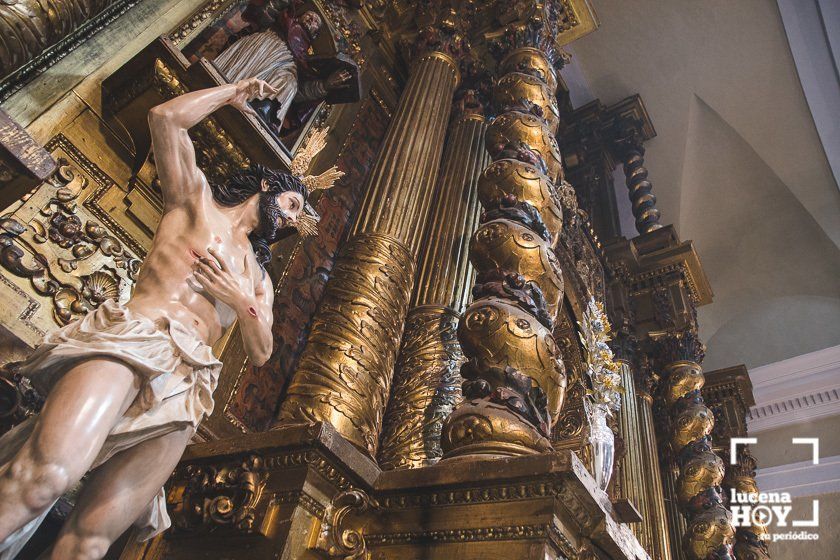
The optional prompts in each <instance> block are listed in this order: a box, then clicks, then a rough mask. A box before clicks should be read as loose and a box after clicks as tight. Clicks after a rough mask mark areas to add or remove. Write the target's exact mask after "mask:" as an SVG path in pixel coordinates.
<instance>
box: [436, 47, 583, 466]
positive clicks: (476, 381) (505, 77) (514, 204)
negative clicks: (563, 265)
mask: <svg viewBox="0 0 840 560" xmlns="http://www.w3.org/2000/svg"><path fill="white" fill-rule="evenodd" d="M514 34H515V32H514ZM509 44H515V45H517V49H516V50H514V51H513V52H509V53H504V54H503V56H501V57H500V58H502V63H501V64H500V70H501V77H500V78H499V80H497V81H496V84H495V86H494V90H493V93H492V96H491V99H492V102H493V107H494V109H495V112H496V115H497V117H496V118H495V119H494V120H493V121H492V122H491V123H490V124H489V125H488V128H487V134H486V136H485V143H486V146H487V151H488V153H489V154H490V156H491V158H493V160H494V163H492V164H491V165H490V166H488V167H487V168H486V169H485V171H484V173H483V174H482V176H481V179H480V180H479V187H478V191H479V200H480V202H481V204H482V206H483V208H484V213H483V214H482V217H481V225H480V226H479V228H478V230H477V231H476V232H475V233H474V234H473V237H472V240H471V243H470V261H471V262H472V264H473V266H474V267H475V269H476V271H477V281H476V285H475V287H474V288H473V297H474V301H473V303H472V304H471V305H470V306H469V308H468V309H467V310H466V312H465V313H464V317H463V319H462V320H461V322H460V324H459V326H458V340H459V341H460V343H461V347H462V349H463V351H464V355H465V356H466V358H467V361H466V362H465V363H464V365H463V366H462V368H461V375H462V377H463V378H464V384H463V393H464V401H463V402H462V403H461V404H460V405H458V407H457V408H456V409H455V411H454V412H453V413H452V415H451V416H450V417H449V418H448V419H447V420H446V422H445V423H444V427H443V433H442V441H441V447H442V448H443V451H444V458H445V459H450V458H460V457H467V456H474V455H485V456H488V455H489V456H495V457H502V456H513V455H526V454H531V453H541V452H545V451H549V450H551V449H552V447H551V443H550V440H549V438H550V435H551V430H552V427H553V425H554V424H555V423H556V422H557V421H558V419H559V418H560V413H561V409H562V406H563V401H564V398H565V395H566V383H567V381H566V373H565V368H564V366H563V362H562V359H561V353H560V350H559V348H558V346H557V344H556V343H555V341H554V338H553V336H552V328H553V319H554V317H555V316H556V315H557V311H558V308H559V306H560V304H561V302H562V300H563V277H562V273H561V269H560V263H559V262H558V260H557V258H556V255H555V253H554V244H553V243H554V239H555V236H556V235H558V234H559V232H560V231H561V229H562V225H563V210H564V209H563V207H562V198H561V197H560V196H558V195H557V191H556V189H555V183H557V182H559V181H562V179H563V167H562V163H561V160H560V152H559V149H558V147H557V142H556V140H555V138H554V132H555V131H556V128H557V125H558V123H559V116H558V112H557V106H556V100H555V98H554V95H553V92H554V90H555V89H556V87H557V81H556V75H555V74H554V69H553V66H552V65H551V64H550V63H549V57H548V56H547V55H546V54H545V53H544V52H543V51H541V50H538V49H535V48H533V45H528V44H524V45H523V44H520V43H517V42H514V43H509ZM518 47H524V48H518ZM549 80H550V83H549V82H548V81H549Z"/></svg>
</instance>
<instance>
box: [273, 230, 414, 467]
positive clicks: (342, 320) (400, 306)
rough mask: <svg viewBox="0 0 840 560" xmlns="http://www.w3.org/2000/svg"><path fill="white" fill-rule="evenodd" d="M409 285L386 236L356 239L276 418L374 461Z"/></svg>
mask: <svg viewBox="0 0 840 560" xmlns="http://www.w3.org/2000/svg"><path fill="white" fill-rule="evenodd" d="M413 278H414V258H413V256H412V254H411V252H410V251H409V250H408V249H407V248H406V246H405V245H404V244H403V243H400V242H399V241H397V240H396V239H394V238H393V237H391V236H388V235H384V234H377V233H360V234H357V235H355V236H354V237H353V238H351V239H350V240H349V241H348V242H347V244H346V247H345V249H344V252H343V254H342V255H341V256H340V257H339V258H338V260H337V261H336V264H335V267H334V269H333V276H332V279H331V280H330V282H329V284H327V288H326V291H325V293H324V298H323V300H322V302H321V308H320V311H319V313H318V315H317V316H316V318H315V320H314V322H313V325H312V331H311V333H310V335H309V340H308V343H307V345H306V349H305V350H304V352H303V355H302V356H301V359H300V364H299V366H298V370H297V372H296V374H295V377H294V379H293V380H292V382H291V384H290V385H289V389H288V392H287V396H286V400H285V401H284V402H283V405H282V406H281V408H280V415H279V419H280V420H281V421H284V422H287V423H295V422H315V421H324V422H329V423H331V424H332V425H333V426H334V427H335V428H336V429H337V430H338V431H339V433H341V434H342V435H343V436H344V437H346V438H347V439H348V440H350V441H351V442H352V443H354V444H355V445H356V446H358V447H360V448H361V449H364V450H366V451H367V452H368V453H370V454H371V455H373V456H375V454H376V449H377V445H378V439H379V433H380V428H381V424H382V414H383V411H384V409H385V403H386V400H387V398H388V392H389V390H390V385H391V375H392V373H393V371H394V362H395V361H396V350H397V348H398V347H399V342H400V337H401V336H402V330H403V318H404V317H405V316H406V312H407V308H408V298H409V295H410V293H411V284H412V281H413Z"/></svg>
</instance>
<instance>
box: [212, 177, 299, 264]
mask: <svg viewBox="0 0 840 560" xmlns="http://www.w3.org/2000/svg"><path fill="white" fill-rule="evenodd" d="M263 180H265V181H266V183H267V184H268V189H267V190H265V191H263V190H262V182H263ZM210 188H211V190H212V192H213V198H214V199H215V200H216V202H218V203H219V204H220V205H221V206H227V207H231V206H238V205H240V204H242V203H244V202H245V201H246V200H248V199H249V198H251V197H252V196H254V195H255V194H259V195H260V210H259V213H260V223H259V225H258V226H257V229H255V230H254V231H252V232H251V234H250V235H249V236H248V238H249V239H250V241H251V247H253V249H254V254H255V255H256V256H257V262H259V263H260V266H262V267H263V268H266V265H268V263H269V262H270V261H271V249H270V246H271V244H272V243H275V242H276V241H278V240H280V239H282V238H283V237H286V236H287V235H289V234H290V233H292V231H293V228H292V227H290V226H289V225H288V224H287V222H288V218H287V216H286V213H285V212H283V210H282V209H281V208H280V207H279V206H278V205H277V195H278V194H280V193H284V192H287V191H292V192H296V193H298V194H300V195H301V196H302V197H303V200H304V203H305V202H306V199H307V198H308V196H309V192H308V191H307V189H306V186H305V185H304V184H303V183H302V182H301V180H300V179H298V178H297V177H295V176H293V175H290V174H288V173H283V172H282V171H277V170H274V169H269V168H268V167H264V166H262V165H259V164H254V165H252V166H251V167H249V168H248V169H244V170H242V171H240V172H239V173H236V174H234V175H232V176H231V177H230V179H229V180H228V182H227V184H224V185H215V184H211V185H210Z"/></svg>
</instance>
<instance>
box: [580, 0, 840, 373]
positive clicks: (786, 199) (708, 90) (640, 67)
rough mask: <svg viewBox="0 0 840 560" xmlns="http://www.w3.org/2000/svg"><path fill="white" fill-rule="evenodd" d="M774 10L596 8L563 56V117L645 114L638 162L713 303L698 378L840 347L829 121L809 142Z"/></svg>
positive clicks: (627, 230)
mask: <svg viewBox="0 0 840 560" xmlns="http://www.w3.org/2000/svg"><path fill="white" fill-rule="evenodd" d="M801 1H802V3H803V4H800V5H799V6H800V7H801V6H804V3H808V2H810V3H811V4H813V5H814V6H817V7H818V5H819V4H820V3H821V1H822V0H801ZM786 3H789V0H779V3H778V4H777V0H738V1H737V2H733V1H731V0H703V1H702V2H698V1H696V0H672V1H668V2H662V1H661V0H635V1H633V2H627V1H626V0H597V2H596V9H597V11H598V15H599V16H600V19H601V28H600V29H599V30H598V31H596V32H595V33H592V34H591V35H589V36H587V37H585V38H583V39H580V40H579V41H577V42H576V43H574V45H573V46H572V48H571V49H569V50H570V51H571V52H572V54H573V64H572V65H571V66H570V67H569V68H567V69H565V70H564V75H565V78H566V81H567V83H568V84H569V87H570V89H571V94H572V101H573V103H574V104H575V105H580V104H583V103H585V102H586V101H589V100H590V99H592V98H596V97H597V98H600V99H601V101H603V102H604V103H605V104H607V105H609V104H612V103H615V102H617V101H620V100H621V99H623V98H625V97H627V96H628V95H632V94H634V93H639V94H641V96H642V99H643V100H644V103H645V105H646V107H647V109H648V112H649V114H650V116H651V120H652V121H653V124H654V127H655V128H656V131H657V136H656V137H655V138H654V139H652V140H650V141H649V142H648V143H647V144H646V148H647V154H646V162H647V167H648V169H649V171H650V178H651V180H652V182H653V185H654V193H655V194H656V196H657V198H658V199H659V204H658V206H659V208H660V210H661V212H662V222H663V223H673V224H675V225H676V227H677V231H678V232H679V233H680V236H681V237H682V238H683V239H691V240H693V241H694V242H695V246H696V248H697V250H698V252H699V254H700V258H701V260H702V262H703V264H704V267H705V269H706V272H707V274H708V276H709V278H710V281H711V284H712V288H713V290H714V292H715V300H714V302H713V303H712V304H710V305H708V306H705V307H703V308H701V310H700V323H701V335H702V336H703V338H704V340H705V341H706V343H707V346H708V352H707V358H706V363H705V365H706V367H707V368H709V369H715V368H719V367H725V366H730V365H735V364H738V363H745V364H746V365H747V366H748V367H751V368H752V367H757V366H760V365H764V364H768V363H772V362H776V361H779V360H782V359H785V358H790V357H793V356H797V355H800V354H804V353H806V352H810V351H814V350H818V349H821V348H826V347H828V346H833V345H837V344H840V190H838V185H837V182H836V180H835V177H834V175H833V174H832V169H831V166H830V165H829V158H830V157H834V156H835V155H838V154H835V151H836V149H837V144H832V143H831V142H830V141H829V142H828V143H827V142H826V138H829V140H830V138H831V137H832V135H833V138H835V139H837V138H838V137H840V130H838V123H840V117H838V116H837V114H835V115H834V121H833V123H831V122H830V121H829V122H825V120H820V119H818V121H817V122H819V123H820V124H821V125H822V130H820V133H822V138H821V136H820V134H819V133H818V130H817V127H816V126H815V121H814V118H813V117H812V112H811V111H812V110H813V109H814V106H813V105H814V103H813V98H812V96H810V95H811V94H809V98H808V100H810V101H812V106H811V107H809V104H808V100H806V96H805V94H804V93H803V86H802V84H803V83H805V82H804V81H803V82H802V83H801V82H800V73H801V72H802V68H801V64H800V68H799V71H800V72H799V73H798V71H797V70H798V68H797V64H796V63H795V61H794V56H793V55H792V51H791V46H790V44H789V41H788V35H787V34H786V28H785V25H784V24H783V19H782V16H781V13H780V9H779V6H783V8H784V5H785V4H786ZM785 23H788V27H789V29H788V33H790V32H791V30H790V21H789V20H787V19H786V20H785ZM794 31H796V30H794ZM799 31H800V32H801V31H802V30H801V29H800V30H799ZM811 54H813V56H808V59H809V60H813V59H814V56H817V55H816V54H815V53H811ZM797 62H798V60H797ZM831 71H833V72H834V77H833V80H832V77H831V76H828V78H829V79H828V84H829V86H830V85H831V84H832V83H833V85H834V87H837V84H838V82H837V79H836V72H837V68H836V65H834V66H832V67H831V68H830V69H829V72H831ZM817 75H818V76H819V77H821V78H824V77H825V76H824V75H822V74H819V73H818V74H817ZM806 77H807V76H806ZM818 93H819V92H818ZM832 93H837V92H832ZM815 114H818V113H817V112H815ZM826 130H827V131H828V135H827V134H826ZM827 153H828V157H827ZM832 161H836V160H832ZM617 186H618V191H617V194H618V198H619V200H621V201H625V202H624V206H623V211H624V215H623V216H622V230H623V233H624V235H625V236H627V237H632V236H634V235H635V231H634V229H633V227H632V216H630V214H629V204H627V203H626V200H627V196H626V191H625V190H624V188H623V184H620V183H619V184H618V185H617Z"/></svg>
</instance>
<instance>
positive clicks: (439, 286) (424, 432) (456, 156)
mask: <svg viewBox="0 0 840 560" xmlns="http://www.w3.org/2000/svg"><path fill="white" fill-rule="evenodd" d="M471 69H472V70H474V68H472V67H471ZM464 75H465V77H464V84H463V85H462V86H461V88H460V89H459V90H458V91H457V92H456V94H455V101H454V103H453V110H452V113H453V115H452V121H451V123H450V125H449V133H448V138H447V141H446V147H445V148H444V155H443V163H442V164H441V171H440V181H439V183H440V184H439V187H438V190H437V193H436V195H435V200H436V201H437V204H436V205H435V207H434V209H433V210H432V215H431V217H430V219H429V223H428V227H427V231H426V235H425V241H424V244H423V247H422V249H421V251H420V257H419V266H418V272H417V281H416V285H415V288H414V293H413V296H412V300H411V309H410V311H409V312H408V318H407V319H406V324H405V333H404V334H403V340H402V348H401V349H400V354H399V357H398V359H397V368H396V373H395V376H394V386H393V389H392V391H391V399H390V400H389V401H388V408H387V410H386V413H385V420H384V426H383V430H382V442H381V446H380V449H379V456H378V461H379V465H380V467H381V468H383V469H387V470H390V469H397V468H417V467H422V466H425V465H429V464H433V463H435V462H437V461H438V460H439V459H440V458H441V456H442V455H443V452H442V451H441V448H440V432H441V428H442V425H443V421H444V419H446V417H447V416H449V414H450V413H451V412H452V410H453V408H454V407H455V405H456V404H457V403H458V402H459V401H460V400H461V382H462V379H461V375H460V373H459V369H460V367H461V364H462V362H463V354H462V352H461V347H460V345H459V344H458V339H457V335H456V331H457V328H458V319H459V318H460V316H461V313H463V312H464V308H465V307H466V304H467V300H468V299H469V292H470V287H471V286H472V283H473V276H474V272H473V268H472V266H471V265H470V262H469V256H468V249H469V246H468V243H467V240H468V239H469V237H470V234H471V233H472V232H473V231H475V229H476V226H477V224H478V216H479V205H478V189H477V183H478V178H479V175H480V174H481V171H482V170H483V169H484V167H485V166H486V165H487V163H488V162H489V159H490V156H489V155H488V154H487V151H486V150H485V149H484V134H485V132H486V130H487V124H486V121H485V117H484V112H485V107H486V105H487V104H488V103H489V100H487V99H486V90H487V88H489V84H490V76H489V75H487V74H486V73H484V72H480V71H469V69H468V71H465V72H464Z"/></svg>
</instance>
